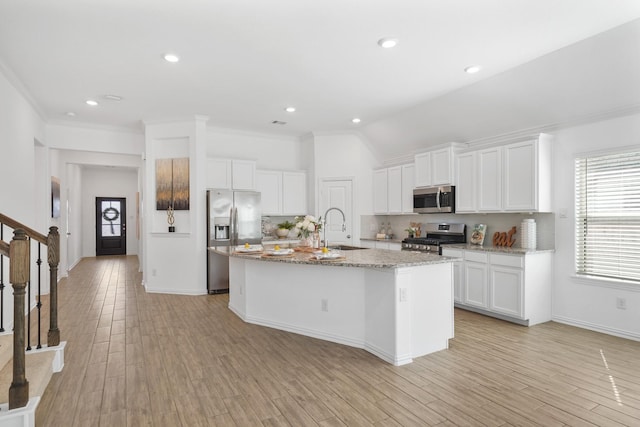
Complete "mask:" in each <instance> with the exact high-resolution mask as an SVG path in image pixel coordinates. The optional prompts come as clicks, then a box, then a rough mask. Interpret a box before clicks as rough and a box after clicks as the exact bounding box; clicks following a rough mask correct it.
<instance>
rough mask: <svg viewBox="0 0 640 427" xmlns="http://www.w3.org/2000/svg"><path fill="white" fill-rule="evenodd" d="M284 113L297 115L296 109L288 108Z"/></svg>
mask: <svg viewBox="0 0 640 427" xmlns="http://www.w3.org/2000/svg"><path fill="white" fill-rule="evenodd" d="M284 111H286V112H287V113H295V112H296V107H287V108H285V109H284Z"/></svg>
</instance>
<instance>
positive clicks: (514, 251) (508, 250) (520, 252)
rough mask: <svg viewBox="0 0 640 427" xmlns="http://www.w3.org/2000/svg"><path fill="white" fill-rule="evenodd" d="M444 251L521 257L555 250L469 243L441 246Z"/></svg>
mask: <svg viewBox="0 0 640 427" xmlns="http://www.w3.org/2000/svg"><path fill="white" fill-rule="evenodd" d="M443 248H445V249H464V250H465V251H481V252H498V253H503V254H513V255H523V254H539V253H543V252H555V251H556V250H555V249H525V248H520V247H518V248H516V247H511V248H509V247H502V246H480V245H472V244H469V243H461V244H459V245H458V244H451V245H446V246H443Z"/></svg>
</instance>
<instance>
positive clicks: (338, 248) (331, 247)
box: [329, 245, 369, 251]
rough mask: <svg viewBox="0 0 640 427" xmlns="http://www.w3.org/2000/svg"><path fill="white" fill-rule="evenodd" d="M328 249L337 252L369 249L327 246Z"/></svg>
mask: <svg viewBox="0 0 640 427" xmlns="http://www.w3.org/2000/svg"><path fill="white" fill-rule="evenodd" d="M329 249H336V250H339V251H357V250H359V249H369V248H361V247H358V246H349V245H336V246H329Z"/></svg>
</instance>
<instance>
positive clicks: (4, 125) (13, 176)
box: [0, 68, 50, 331]
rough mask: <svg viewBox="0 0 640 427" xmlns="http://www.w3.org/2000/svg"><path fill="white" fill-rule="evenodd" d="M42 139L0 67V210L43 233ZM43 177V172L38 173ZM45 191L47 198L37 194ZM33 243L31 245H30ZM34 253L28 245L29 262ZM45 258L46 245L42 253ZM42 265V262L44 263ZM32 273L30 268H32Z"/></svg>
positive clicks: (7, 296)
mask: <svg viewBox="0 0 640 427" xmlns="http://www.w3.org/2000/svg"><path fill="white" fill-rule="evenodd" d="M36 140H37V141H40V142H43V141H44V123H43V121H42V119H41V118H40V116H39V115H38V113H37V112H36V110H35V109H34V108H33V107H32V106H31V104H30V103H29V102H28V101H27V99H26V98H25V97H24V96H23V95H22V94H21V93H20V92H19V91H18V90H17V89H16V87H15V86H14V85H13V84H12V82H10V81H9V79H7V77H6V76H5V75H4V74H3V70H2V68H0V212H1V213H3V214H5V215H7V216H9V217H11V218H13V219H15V220H17V221H19V222H21V223H23V224H25V225H27V226H29V227H32V228H37V231H39V232H41V233H43V234H46V233H47V228H48V227H42V225H43V223H44V222H46V221H47V220H46V219H45V218H47V216H46V215H47V213H46V212H45V213H43V212H38V211H37V208H38V207H42V206H48V195H49V194H50V193H49V192H45V190H43V189H42V187H41V185H42V183H41V182H40V183H39V182H37V181H36V176H37V175H36V172H35V169H36V162H37V161H39V162H40V163H41V162H42V160H43V159H46V154H47V153H46V151H45V152H40V153H39V155H38V159H36V155H35V145H36V144H35V141H36ZM39 176H40V178H43V174H40V175H39ZM43 194H46V195H47V200H46V201H43V200H37V197H42V195H43ZM12 236H13V230H9V229H8V228H5V230H4V236H3V237H4V238H3V240H4V241H5V242H9V241H10V240H11V238H12ZM33 247H34V246H32V248H33ZM36 256H37V253H36V252H35V251H34V250H33V249H32V252H31V258H32V264H31V265H32V266H33V265H35V260H36ZM44 257H45V259H46V248H45V255H44ZM45 265H46V263H45ZM7 267H8V262H7V260H5V268H4V277H3V279H4V283H5V284H6V286H7V288H6V289H5V292H4V316H5V318H4V325H5V329H6V330H9V331H10V330H11V328H12V325H13V292H12V291H11V286H10V285H9V268H7ZM32 274H34V270H33V268H32Z"/></svg>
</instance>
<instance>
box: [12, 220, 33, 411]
mask: <svg viewBox="0 0 640 427" xmlns="http://www.w3.org/2000/svg"><path fill="white" fill-rule="evenodd" d="M30 259H31V257H30V254H29V241H28V240H27V235H26V233H25V232H24V230H21V229H17V230H15V231H14V233H13V240H12V241H11V244H10V246H9V279H10V282H11V285H12V286H13V295H14V297H13V381H12V382H11V387H9V409H13V408H21V407H23V406H26V405H27V403H28V402H29V382H28V381H27V378H26V376H25V350H24V345H25V337H24V334H25V331H24V328H25V324H24V323H25V320H24V310H25V287H26V286H27V282H28V281H29V262H30Z"/></svg>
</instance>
